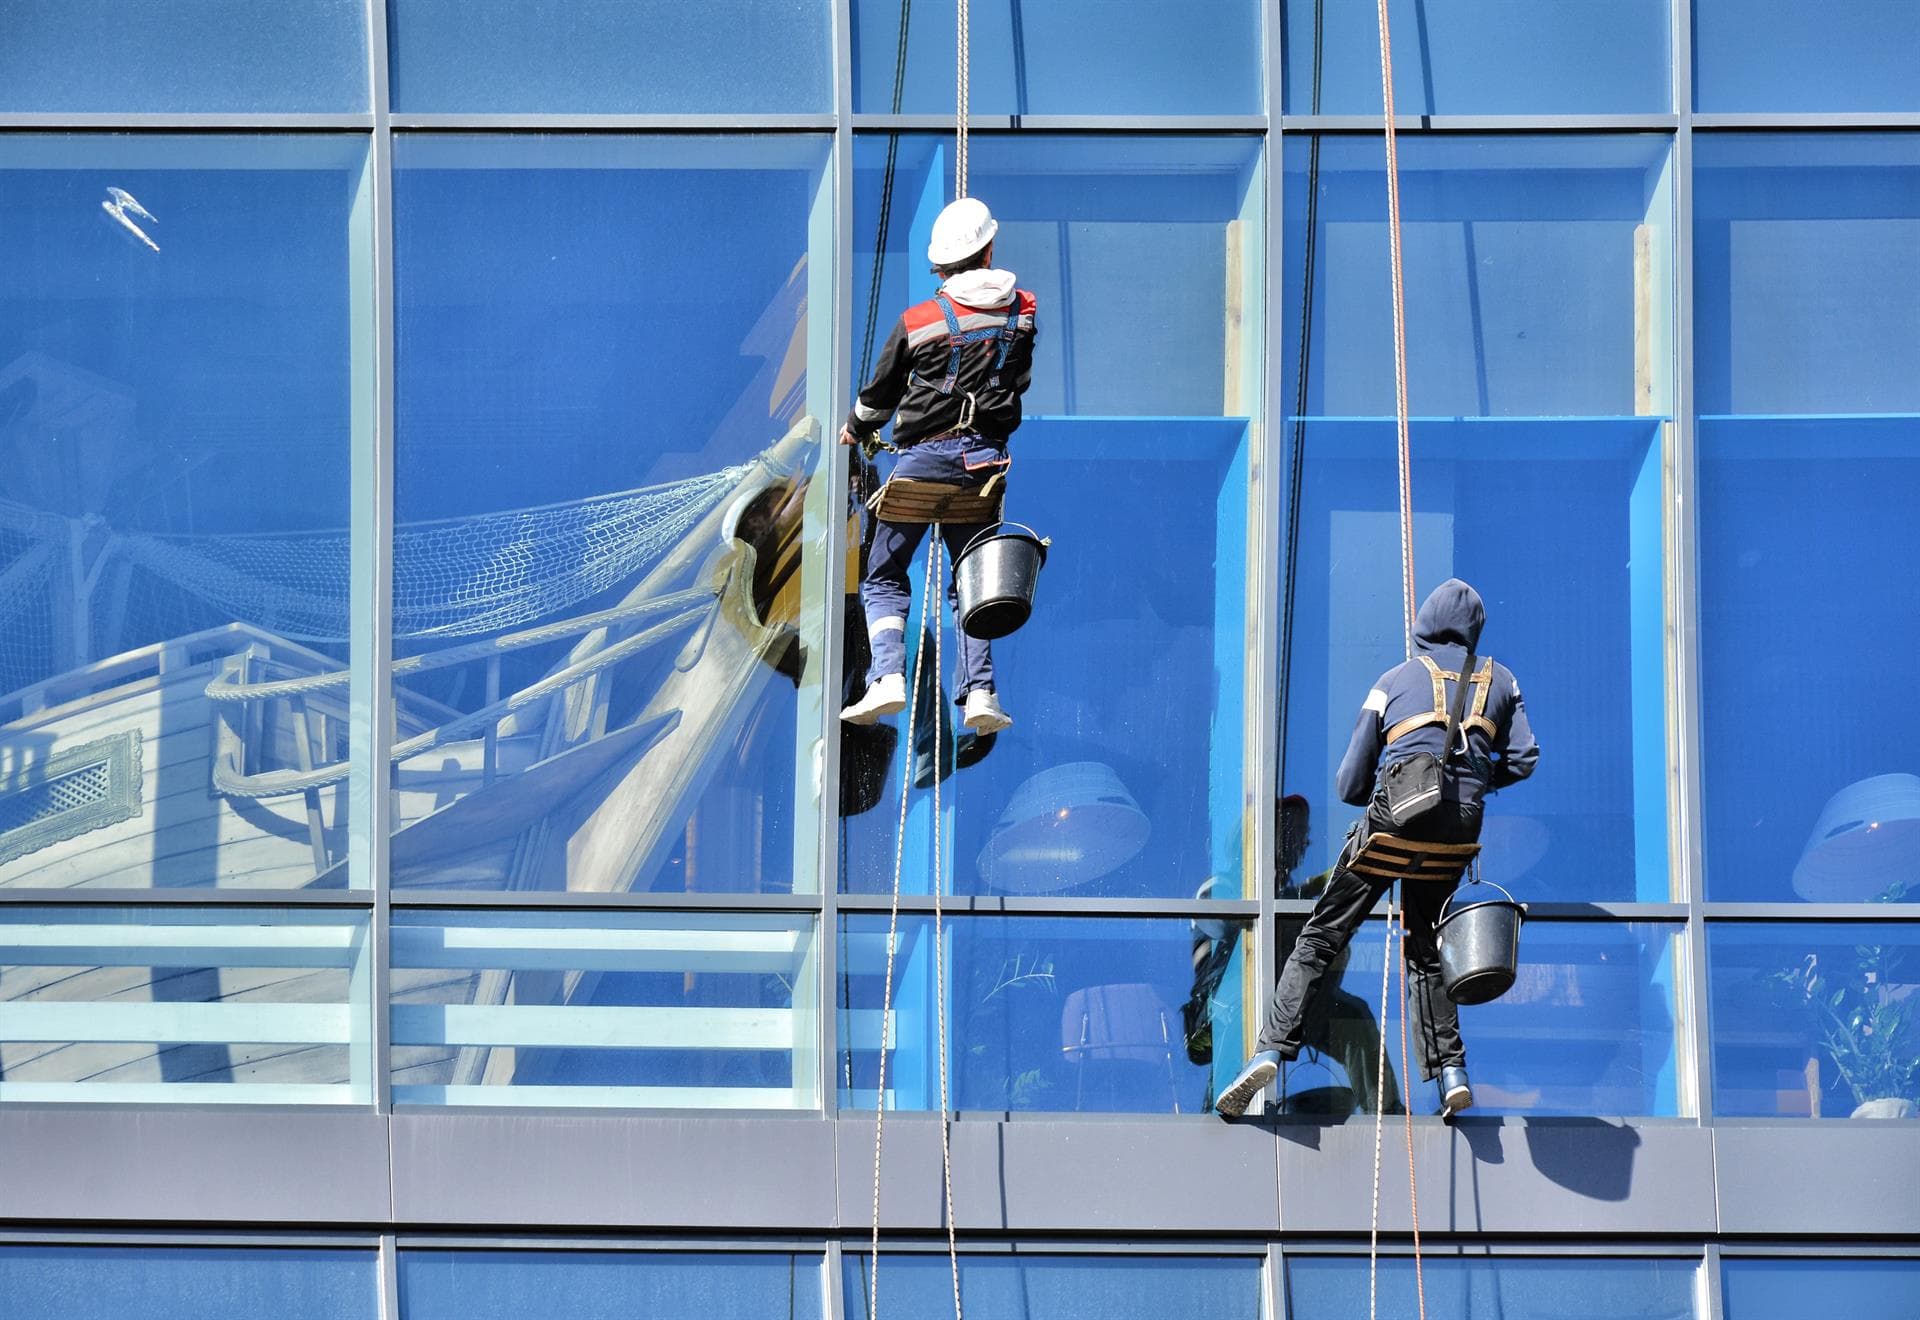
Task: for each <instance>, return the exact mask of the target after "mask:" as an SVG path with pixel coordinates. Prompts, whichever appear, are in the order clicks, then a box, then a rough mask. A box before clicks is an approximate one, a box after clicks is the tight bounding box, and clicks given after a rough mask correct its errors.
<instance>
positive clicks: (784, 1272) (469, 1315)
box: [400, 1251, 824, 1320]
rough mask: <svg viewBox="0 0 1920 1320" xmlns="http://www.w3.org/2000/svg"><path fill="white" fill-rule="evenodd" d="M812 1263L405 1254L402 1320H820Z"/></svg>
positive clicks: (666, 1255)
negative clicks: (549, 1318) (698, 1319)
mask: <svg viewBox="0 0 1920 1320" xmlns="http://www.w3.org/2000/svg"><path fill="white" fill-rule="evenodd" d="M820 1268H821V1267H820V1257H819V1256H818V1255H776V1254H772V1253H762V1254H754V1255H748V1254H743V1253H742V1254H728V1255H720V1254H718V1253H712V1254H701V1255H690V1254H683V1253H674V1252H611V1251H569V1252H559V1251H404V1252H402V1253H400V1316H401V1320H521V1317H524V1316H531V1315H556V1316H566V1317H567V1320H679V1317H682V1316H690V1315H699V1316H703V1317H711V1318H712V1320H820V1316H821V1313H822V1310H821V1308H822V1305H823V1293H824V1289H823V1288H822V1286H821V1278H820Z"/></svg>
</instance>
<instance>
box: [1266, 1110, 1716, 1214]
mask: <svg viewBox="0 0 1920 1320" xmlns="http://www.w3.org/2000/svg"><path fill="white" fill-rule="evenodd" d="M1403 1122H1404V1120H1402V1119H1397V1118H1393V1117H1389V1118H1388V1120H1387V1125H1386V1133H1385V1137H1384V1141H1383V1145H1382V1149H1381V1159H1380V1227H1381V1231H1383V1232H1390V1233H1405V1232H1409V1231H1411V1229H1412V1227H1413V1220H1412V1215H1411V1213H1410V1207H1409V1201H1408V1195H1407V1153H1406V1135H1405V1128H1404V1127H1403ZM1278 1133H1279V1149H1280V1226H1281V1228H1282V1229H1283V1230H1284V1231H1285V1232H1287V1233H1348V1234H1351V1233H1365V1232H1367V1230H1368V1228H1369V1226H1370V1224H1371V1222H1372V1201H1371V1194H1372V1189H1373V1183H1372V1174H1373V1142H1374V1125H1373V1123H1372V1122H1371V1121H1370V1120H1365V1119H1360V1118H1356V1119H1354V1120H1353V1121H1351V1122H1348V1123H1345V1124H1341V1125H1339V1126H1331V1127H1321V1126H1295V1125H1284V1126H1281V1127H1279V1128H1278ZM1413 1144H1414V1153H1415V1159H1416V1165H1417V1169H1418V1174H1419V1184H1420V1227H1421V1230H1422V1231H1423V1232H1428V1233H1512V1234H1534V1235H1542V1234H1558V1233H1574V1234H1596V1233H1639V1234H1664V1233H1693V1234H1707V1233H1711V1232H1712V1231H1713V1226H1714V1198H1713V1147H1712V1141H1711V1138H1710V1137H1709V1135H1708V1134H1707V1133H1706V1132H1705V1131H1703V1130H1702V1129H1700V1128H1698V1127H1695V1126H1693V1125H1691V1124H1675V1123H1663V1124H1657V1125H1651V1124H1650V1125H1635V1124H1631V1123H1621V1122H1605V1121H1602V1120H1599V1119H1592V1120H1582V1119H1535V1120H1522V1119H1498V1118H1488V1119H1466V1120H1462V1121H1461V1122H1459V1123H1458V1124H1456V1125H1454V1126H1451V1127H1449V1126H1447V1125H1445V1124H1441V1123H1435V1122H1432V1121H1429V1120H1422V1121H1419V1122H1416V1123H1415V1124H1414V1130H1413Z"/></svg>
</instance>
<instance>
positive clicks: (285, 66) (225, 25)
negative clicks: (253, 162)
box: [0, 0, 368, 250]
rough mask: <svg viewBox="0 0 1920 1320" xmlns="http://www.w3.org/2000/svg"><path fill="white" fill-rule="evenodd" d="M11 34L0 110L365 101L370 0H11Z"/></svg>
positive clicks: (360, 105)
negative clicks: (279, 0) (269, 0)
mask: <svg viewBox="0 0 1920 1320" xmlns="http://www.w3.org/2000/svg"><path fill="white" fill-rule="evenodd" d="M6 34H7V35H6V40H5V41H4V42H0V110H5V111H16V112H26V113H32V112H34V111H61V110H66V111H78V112H80V113H85V114H100V113H115V114H133V113H140V114H151V113H168V112H171V113H176V114H178V113H186V112H216V111H230V112H252V113H287V112H294V111H307V112H309V113H312V112H320V111H352V110H365V109H366V108H367V86H368V80H367V6H366V3H365V0H301V3H299V4H262V3H260V0H164V2H163V0H135V2H133V3H129V0H8V3H7V5H6ZM9 191H11V189H9ZM169 218H170V219H174V220H184V219H186V218H187V216H186V214H185V213H184V212H181V211H179V210H177V209H176V210H175V212H174V214H173V215H172V216H170V217H169ZM281 236H282V237H284V234H282V235H281ZM183 237H184V232H183ZM14 250H17V249H14Z"/></svg>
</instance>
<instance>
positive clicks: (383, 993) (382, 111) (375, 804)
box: [350, 0, 394, 1113]
mask: <svg viewBox="0 0 1920 1320" xmlns="http://www.w3.org/2000/svg"><path fill="white" fill-rule="evenodd" d="M367 50H368V52H369V53H370V55H371V57H372V69H371V73H372V89H373V171H372V175H373V252H374V261H373V279H374V300H373V306H374V353H373V358H374V418H373V436H372V440H373V444H372V452H371V454H370V455H368V459H369V461H368V463H367V470H366V471H365V472H364V473H362V474H360V476H361V480H362V481H363V482H364V483H365V488H364V489H362V490H357V491H356V492H355V497H356V502H359V501H361V500H364V501H365V506H364V514H363V516H362V517H357V518H356V519H355V520H354V521H355V524H356V525H355V538H354V539H355V540H356V542H359V543H360V545H361V547H362V549H363V551H364V553H365V555H366V556H367V558H366V559H365V560H364V561H363V569H364V572H365V576H366V580H364V581H361V582H357V583H356V584H355V586H356V588H357V591H356V597H357V598H359V599H361V600H363V601H364V602H365V604H366V606H367V610H366V613H364V614H361V615H359V616H358V617H356V618H355V619H354V620H353V625H354V626H353V628H352V629H350V631H351V632H353V633H355V634H357V635H360V636H363V637H365V638H366V639H367V646H366V648H365V651H364V659H363V660H362V662H361V663H359V664H356V665H355V666H354V673H353V681H354V683H355V684H356V685H361V686H362V687H363V689H364V690H363V691H362V693H361V695H360V696H359V698H358V699H357V700H356V701H355V702H354V703H353V704H354V705H355V706H357V707H358V708H359V710H360V711H361V719H362V720H364V721H366V722H367V723H368V724H369V725H370V727H369V728H368V729H367V733H366V747H367V760H368V764H367V765H366V766H364V767H363V774H362V783H363V784H364V786H365V789H366V793H365V797H366V801H365V804H364V808H363V812H364V814H363V815H362V816H361V819H363V820H364V821H365V822H366V830H367V839H366V847H365V856H364V858H363V859H360V860H361V861H362V862H363V864H364V866H365V867H366V868H367V869H366V871H365V872H364V874H366V875H367V876H368V878H369V879H370V881H371V883H372V886H373V898H374V902H373V918H372V930H371V931H370V934H369V949H370V952H371V957H372V959H373V978H372V982H373V993H372V1000H373V1002H372V1004H371V1011H372V1013H373V1032H372V1041H373V1095H374V1108H375V1109H376V1110H377V1111H378V1112H380V1113H388V1112H390V1111H391V1110H392V1108H393V1090H392V1081H391V1075H390V1070H389V1068H388V1066H387V1046H388V1038H389V1032H390V1027H389V1021H388V1017H389V1015H388V1012H387V995H388V986H389V982H390V979H391V978H390V972H389V967H388V964H389V962H390V958H389V956H388V955H389V949H390V947H391V946H390V939H389V928H390V918H391V916H392V890H391V887H390V886H389V884H388V874H387V869H388V868H387V858H388V851H389V844H390V837H391V835H392V832H393V831H392V814H393V794H392V792H391V783H392V780H391V769H390V759H391V752H392V744H393V623H392V619H393V610H392V604H393V425H394V369H393V349H394V313H393V130H392V127H391V123H390V118H389V115H390V111H389V107H388V104H387V100H388V89H389V86H390V81H389V69H388V52H387V0H367ZM363 532H364V533H365V534H366V539H365V540H362V539H361V533H363ZM356 658H359V657H356Z"/></svg>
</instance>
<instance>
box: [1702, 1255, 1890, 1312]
mask: <svg viewBox="0 0 1920 1320" xmlns="http://www.w3.org/2000/svg"><path fill="white" fill-rule="evenodd" d="M1915 1297H1920V1260H1914V1259H1911V1258H1909V1259H1906V1260H1815V1259H1810V1258H1807V1257H1799V1258H1796V1259H1793V1260H1739V1259H1729V1260H1727V1261H1726V1262H1725V1263H1724V1264H1723V1265H1722V1267H1721V1274H1720V1301H1721V1305H1722V1307H1723V1308H1724V1310H1725V1312H1726V1317H1727V1320H1798V1317H1800V1316H1806V1315H1823V1314H1824V1315H1844V1316H1848V1317H1850V1318H1851V1320H1906V1317H1908V1316H1911V1315H1912V1314H1913V1299H1914V1298H1915Z"/></svg>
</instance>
